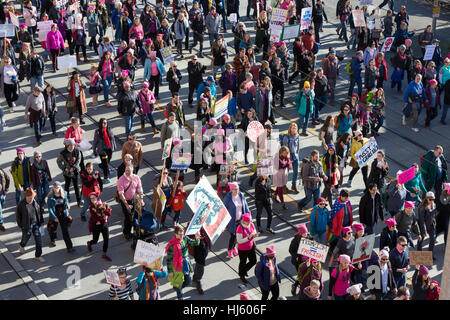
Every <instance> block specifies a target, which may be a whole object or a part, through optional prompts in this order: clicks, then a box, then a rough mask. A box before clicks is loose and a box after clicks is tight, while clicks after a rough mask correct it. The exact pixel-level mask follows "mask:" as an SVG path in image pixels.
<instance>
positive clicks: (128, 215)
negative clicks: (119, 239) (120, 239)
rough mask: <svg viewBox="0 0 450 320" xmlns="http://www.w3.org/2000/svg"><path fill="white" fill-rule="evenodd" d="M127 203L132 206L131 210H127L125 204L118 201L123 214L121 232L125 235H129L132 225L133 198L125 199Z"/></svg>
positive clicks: (133, 212)
mask: <svg viewBox="0 0 450 320" xmlns="http://www.w3.org/2000/svg"><path fill="white" fill-rule="evenodd" d="M127 203H128V204H129V205H130V206H131V207H132V208H131V211H128V210H127V208H125V205H124V204H123V202H122V201H121V202H120V206H121V207H122V212H123V215H124V220H123V234H124V235H125V236H131V228H132V227H133V219H134V215H135V210H134V205H133V200H127Z"/></svg>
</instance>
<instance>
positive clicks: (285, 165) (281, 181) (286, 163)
mask: <svg viewBox="0 0 450 320" xmlns="http://www.w3.org/2000/svg"><path fill="white" fill-rule="evenodd" d="M274 164H275V169H276V173H275V174H274V175H273V185H274V186H275V187H276V190H275V193H274V195H273V196H272V200H273V202H281V206H282V208H283V209H284V210H287V207H286V204H285V203H284V197H283V189H284V188H285V187H286V184H287V179H288V174H289V171H288V170H289V168H292V162H291V159H290V152H289V149H288V147H286V146H282V147H281V148H280V150H279V151H278V153H277V154H276V155H275V157H274ZM277 196H278V197H279V198H280V201H278V200H277Z"/></svg>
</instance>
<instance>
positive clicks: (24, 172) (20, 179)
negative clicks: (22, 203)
mask: <svg viewBox="0 0 450 320" xmlns="http://www.w3.org/2000/svg"><path fill="white" fill-rule="evenodd" d="M24 167H25V169H24ZM11 175H12V177H13V180H14V186H15V187H16V189H17V188H18V187H23V188H24V189H25V188H27V187H29V186H30V185H31V182H32V181H31V163H30V158H28V157H25V158H24V160H23V162H22V163H19V158H17V157H16V158H15V159H14V161H13V162H12V164H11Z"/></svg>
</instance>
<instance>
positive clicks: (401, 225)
mask: <svg viewBox="0 0 450 320" xmlns="http://www.w3.org/2000/svg"><path fill="white" fill-rule="evenodd" d="M395 221H396V222H397V230H398V232H401V233H408V232H410V231H412V232H414V233H415V234H417V235H418V234H419V226H418V225H417V219H416V216H415V214H414V212H413V213H411V214H409V215H408V214H406V213H405V211H403V210H402V211H400V212H399V213H397V214H396V215H395Z"/></svg>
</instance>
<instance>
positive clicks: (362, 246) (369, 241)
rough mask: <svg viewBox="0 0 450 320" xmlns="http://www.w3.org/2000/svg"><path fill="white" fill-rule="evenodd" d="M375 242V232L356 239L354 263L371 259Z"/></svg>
mask: <svg viewBox="0 0 450 320" xmlns="http://www.w3.org/2000/svg"><path fill="white" fill-rule="evenodd" d="M374 244H375V234H370V235H368V236H365V237H362V238H358V239H356V241H355V251H354V252H353V259H352V263H358V262H361V261H365V260H369V259H370V256H371V255H372V250H373V246H374Z"/></svg>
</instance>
